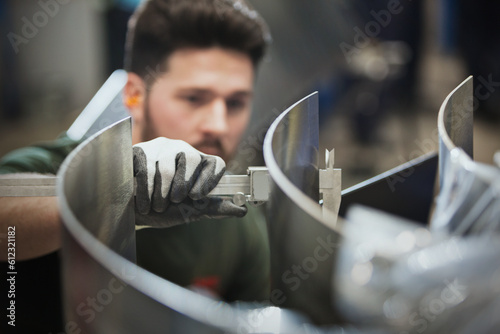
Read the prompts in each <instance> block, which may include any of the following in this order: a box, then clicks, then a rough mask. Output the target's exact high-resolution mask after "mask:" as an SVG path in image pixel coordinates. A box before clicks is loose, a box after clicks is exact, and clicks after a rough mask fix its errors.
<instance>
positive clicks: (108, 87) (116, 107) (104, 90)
mask: <svg viewBox="0 0 500 334" xmlns="http://www.w3.org/2000/svg"><path fill="white" fill-rule="evenodd" d="M126 83H127V72H126V71H124V70H116V71H114V72H113V73H112V74H111V75H110V76H109V78H108V80H106V82H105V83H104V84H103V85H102V87H101V88H100V89H99V91H98V92H97V93H96V94H95V95H94V97H93V98H92V100H90V102H89V104H88V105H87V106H86V107H85V109H83V111H82V112H81V113H80V115H79V116H78V118H77V119H76V120H75V121H74V122H73V124H71V126H70V128H69V129H68V131H67V132H66V133H67V135H68V137H69V138H71V139H73V140H78V141H79V140H83V139H85V138H88V137H90V136H91V135H93V134H94V133H96V132H98V131H100V130H101V129H104V128H105V127H107V126H109V125H111V124H113V123H115V122H118V121H119V120H122V119H124V118H127V117H128V116H129V114H128V110H127V108H126V107H125V105H124V104H123V101H122V99H123V97H122V90H123V88H124V87H125V84H126Z"/></svg>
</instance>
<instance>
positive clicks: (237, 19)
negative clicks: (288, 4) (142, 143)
mask: <svg viewBox="0 0 500 334" xmlns="http://www.w3.org/2000/svg"><path fill="white" fill-rule="evenodd" d="M270 39H271V37H270V34H269V31H268V29H267V26H266V24H265V22H264V20H263V19H262V17H261V16H260V15H259V14H258V13H257V12H256V11H255V10H254V9H252V8H251V7H250V6H249V5H248V4H247V3H246V2H244V1H243V0H148V1H145V2H144V3H143V4H142V5H141V6H140V7H139V8H138V9H137V10H136V12H135V13H134V15H133V16H132V18H131V20H130V21H129V26H128V32H127V43H126V47H125V69H126V70H127V71H130V72H134V73H136V74H138V75H139V76H141V77H142V78H143V79H144V78H146V77H148V76H150V75H151V71H155V72H157V70H158V69H159V68H160V69H161V67H163V65H164V64H166V59H167V58H168V57H169V56H170V55H171V54H172V53H173V52H174V51H176V50H178V49H180V48H184V47H199V48H208V47H212V46H219V47H222V48H227V49H231V50H236V51H240V52H242V53H244V54H247V55H248V56H249V57H250V58H251V60H252V63H253V64H254V66H257V65H258V63H259V61H260V60H261V59H262V57H263V55H264V53H265V49H266V46H267V44H268V43H269V42H270Z"/></svg>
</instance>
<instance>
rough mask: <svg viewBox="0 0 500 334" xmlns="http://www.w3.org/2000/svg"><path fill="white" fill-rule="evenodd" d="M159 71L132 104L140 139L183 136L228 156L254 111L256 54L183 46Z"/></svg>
mask: <svg viewBox="0 0 500 334" xmlns="http://www.w3.org/2000/svg"><path fill="white" fill-rule="evenodd" d="M158 76H159V77H158V78H157V79H156V80H155V81H154V83H153V84H152V85H151V87H149V88H148V89H145V90H144V92H143V99H142V100H141V102H140V103H139V104H138V107H137V108H136V109H137V110H131V114H132V117H133V120H134V129H133V141H134V144H135V143H137V142H141V141H147V140H150V139H153V138H156V137H159V136H163V137H167V138H171V139H181V140H184V141H186V142H187V143H189V144H191V145H192V146H194V147H195V148H197V149H198V150H200V151H202V152H204V153H207V154H214V155H218V156H220V157H222V158H223V159H224V160H226V162H227V161H228V160H229V159H230V158H231V157H232V156H233V154H234V152H235V150H236V147H237V145H238V143H239V141H240V138H241V136H242V134H243V132H244V131H245V128H246V126H247V124H248V120H249V117H250V111H251V100H252V88H253V80H254V68H253V64H252V62H251V59H250V58H249V57H248V56H247V55H245V54H243V53H239V52H236V51H231V50H227V49H222V48H218V47H213V48H209V49H181V50H178V51H175V52H174V53H173V54H172V55H171V56H170V57H169V59H168V63H167V70H166V72H164V73H159V74H158ZM129 82H130V75H129ZM127 85H128V84H127ZM128 91H129V89H126V94H128Z"/></svg>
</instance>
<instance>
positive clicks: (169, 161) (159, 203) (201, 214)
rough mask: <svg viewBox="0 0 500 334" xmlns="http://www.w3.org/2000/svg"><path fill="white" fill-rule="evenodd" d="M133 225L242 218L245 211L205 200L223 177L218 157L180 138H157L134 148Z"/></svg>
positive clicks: (225, 202)
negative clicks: (134, 222) (230, 217)
mask: <svg viewBox="0 0 500 334" xmlns="http://www.w3.org/2000/svg"><path fill="white" fill-rule="evenodd" d="M133 152H134V176H135V182H136V196H135V208H136V210H135V211H136V213H135V221H136V225H147V226H153V227H170V226H174V225H178V224H182V223H188V222H192V221H196V220H199V219H202V218H224V217H229V216H236V217H243V216H244V215H245V214H246V212H247V208H246V207H245V206H237V205H235V204H234V203H233V202H232V201H231V200H227V199H225V200H223V199H221V198H217V197H207V194H208V193H209V192H210V191H212V189H213V188H215V186H216V185H217V183H219V180H220V179H221V177H222V176H223V175H224V171H225V169H226V164H225V163H224V160H222V159H221V158H220V157H217V156H214V155H207V154H204V153H202V152H200V151H198V150H196V149H195V148H193V147H192V146H191V145H189V144H188V143H186V142H184V141H182V140H173V139H168V138H163V137H159V138H156V139H153V140H151V141H148V142H144V143H140V144H136V145H134V147H133Z"/></svg>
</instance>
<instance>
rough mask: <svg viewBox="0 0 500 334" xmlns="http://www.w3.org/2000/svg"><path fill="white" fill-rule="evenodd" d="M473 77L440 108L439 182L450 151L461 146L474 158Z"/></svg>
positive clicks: (448, 97) (458, 87) (441, 179)
mask: <svg viewBox="0 0 500 334" xmlns="http://www.w3.org/2000/svg"><path fill="white" fill-rule="evenodd" d="M473 102H474V97H473V78H472V76H470V77H468V78H467V79H465V80H464V81H463V82H462V83H461V84H460V85H458V86H457V87H456V88H455V89H454V90H453V91H452V92H451V93H450V94H449V95H448V96H447V97H446V99H445V100H444V102H443V104H442V105H441V108H440V109H439V113H438V119H437V125H438V133H439V184H440V186H441V187H442V186H443V177H444V175H445V174H446V168H447V166H448V162H449V160H450V152H451V151H453V150H454V149H455V148H457V147H458V148H461V149H462V150H463V152H464V153H465V154H466V155H467V156H468V157H469V158H470V159H472V158H473V128H474V118H473Z"/></svg>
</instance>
